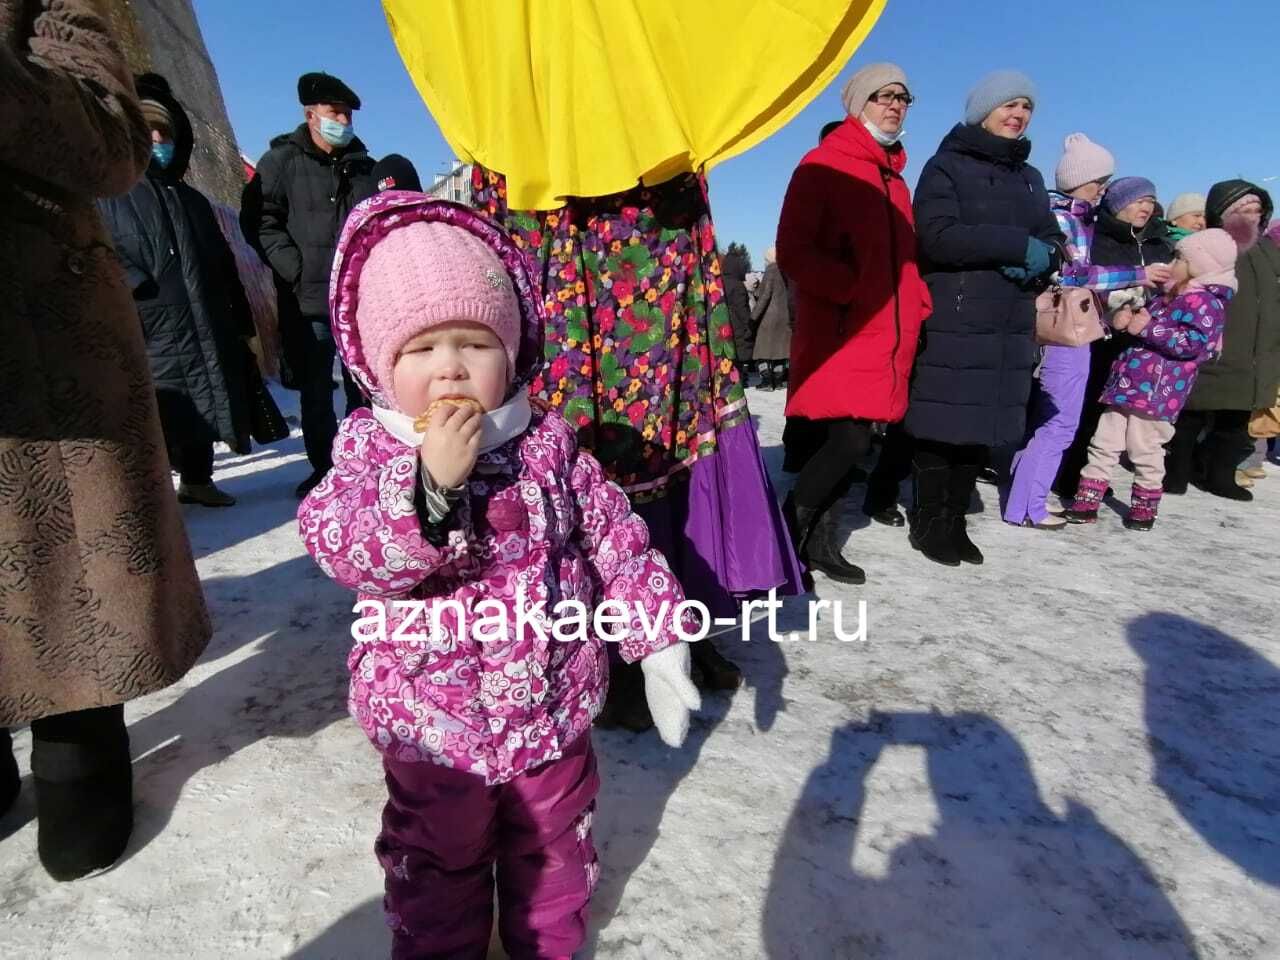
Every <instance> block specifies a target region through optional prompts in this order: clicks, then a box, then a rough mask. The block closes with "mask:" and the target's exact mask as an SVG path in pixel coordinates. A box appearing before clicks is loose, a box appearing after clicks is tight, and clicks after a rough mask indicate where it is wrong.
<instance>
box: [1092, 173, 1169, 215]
mask: <svg viewBox="0 0 1280 960" xmlns="http://www.w3.org/2000/svg"><path fill="white" fill-rule="evenodd" d="M1143 197H1150V198H1151V199H1152V200H1154V199H1155V198H1156V185H1155V184H1154V183H1152V182H1151V181H1150V180H1148V179H1147V178H1146V177H1121V178H1120V179H1119V180H1115V181H1113V182H1112V184H1111V186H1109V187H1107V195H1106V196H1105V197H1103V198H1102V203H1103V205H1104V206H1105V207H1106V208H1107V209H1108V210H1110V211H1111V212H1112V213H1119V212H1120V211H1121V210H1123V209H1124V208H1125V207H1127V206H1128V205H1129V204H1131V203H1133V202H1134V201H1135V200H1141V199H1142V198H1143Z"/></svg>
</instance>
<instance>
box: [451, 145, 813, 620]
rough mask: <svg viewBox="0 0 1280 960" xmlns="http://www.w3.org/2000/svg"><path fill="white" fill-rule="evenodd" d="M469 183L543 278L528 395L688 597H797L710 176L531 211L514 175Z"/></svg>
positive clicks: (723, 601)
mask: <svg viewBox="0 0 1280 960" xmlns="http://www.w3.org/2000/svg"><path fill="white" fill-rule="evenodd" d="M472 194H473V203H474V204H475V205H476V206H477V207H478V208H479V209H481V210H483V211H485V212H486V213H487V214H488V215H489V216H490V217H492V218H493V219H494V220H495V221H496V222H498V223H500V224H502V225H503V226H504V227H505V228H506V229H507V231H508V232H509V233H510V234H511V235H512V237H513V238H514V239H515V242H516V243H517V244H518V245H519V246H520V247H522V248H523V249H524V250H525V251H526V252H527V253H528V255H529V258H530V272H531V274H532V275H533V277H534V279H535V282H537V283H540V285H541V292H542V296H543V301H544V304H545V307H546V312H547V329H546V338H545V349H546V366H545V367H544V368H543V370H542V373H541V375H540V376H539V377H538V378H537V379H536V380H535V381H534V383H533V385H532V390H533V391H534V392H535V393H537V394H538V395H540V396H542V397H543V398H545V399H546V400H547V401H549V402H550V403H551V405H552V406H554V407H556V408H557V409H558V410H559V411H560V412H561V413H562V414H563V415H564V417H565V418H566V419H567V420H568V421H569V422H570V423H572V424H574V425H575V426H576V427H577V429H578V436H579V440H580V442H581V443H582V445H583V446H584V447H585V448H587V449H589V450H591V451H592V452H593V453H594V454H595V455H596V457H597V458H598V459H599V460H600V462H601V464H602V465H603V466H604V469H605V471H606V472H607V473H608V474H609V476H610V478H611V479H613V480H615V481H616V482H617V483H618V484H619V485H621V486H622V488H623V490H625V491H626V492H627V494H628V496H630V498H631V499H632V501H633V502H634V503H635V504H636V508H637V510H638V511H639V512H640V514H641V515H642V516H644V517H645V519H646V520H647V521H648V523H649V525H650V528H651V533H652V537H653V540H654V543H655V545H656V546H658V547H659V548H660V549H662V550H663V552H664V553H665V554H666V555H667V558H668V559H669V560H670V562H671V564H672V567H673V569H674V570H675V572H676V574H677V575H678V576H680V577H681V579H682V581H683V582H684V587H685V590H686V592H688V593H689V595H690V596H691V597H694V598H696V599H700V600H702V601H703V602H704V603H707V604H708V605H709V606H710V607H712V609H713V612H717V611H719V612H718V613H717V615H720V613H725V614H727V613H730V612H732V610H731V607H732V602H731V601H732V598H733V597H735V596H740V595H744V594H749V593H755V592H758V591H767V590H768V589H770V588H771V587H776V588H778V589H779V592H780V593H790V592H801V588H800V586H799V584H800V572H799V571H800V567H799V563H798V561H797V560H796V558H795V554H794V551H793V550H792V548H791V544H790V540H789V538H788V537H787V535H786V527H785V524H784V523H783V521H782V517H781V513H780V511H779V509H778V506H777V501H776V500H775V498H774V495H773V488H772V486H771V484H770V482H769V477H768V474H767V472H766V471H765V468H764V463H763V461H762V459H761V457H760V449H759V445H758V443H757V442H756V438H755V428H754V426H753V425H752V424H751V421H750V417H749V415H748V410H747V401H746V394H745V392H744V391H743V385H742V382H741V379H740V377H739V373H738V370H737V367H736V365H735V364H734V346H733V328H732V326H731V325H730V323H729V310H728V305H727V303H726V302H725V299H724V282H723V280H722V278H721V275H720V257H719V254H718V253H717V251H716V240H715V228H714V226H713V225H712V222H711V211H710V208H709V206H708V202H707V191H706V181H705V179H704V178H703V177H700V176H695V175H693V174H688V175H684V176H681V177H677V178H675V179H674V180H669V181H667V182H666V183H662V184H659V185H657V186H653V187H635V188H634V189H632V190H628V191H627V192H625V193H620V194H614V195H612V196H608V197H591V198H575V199H573V200H571V201H570V202H568V203H567V204H566V205H565V206H563V207H561V208H559V209H558V210H549V211H519V210H510V209H508V207H507V202H506V183H505V180H504V178H503V177H502V175H501V174H499V173H495V172H493V171H489V170H485V169H484V168H483V167H479V166H477V167H475V168H474V169H473V171H472ZM726 441H728V442H727V444H726ZM718 453H720V454H722V455H721V456H716V455H717V454H718ZM730 460H731V461H733V462H728V461H730ZM731 503H732V505H733V509H732V510H730V509H729V505H730V504H731Z"/></svg>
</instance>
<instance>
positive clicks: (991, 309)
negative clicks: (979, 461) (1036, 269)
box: [905, 124, 1065, 447]
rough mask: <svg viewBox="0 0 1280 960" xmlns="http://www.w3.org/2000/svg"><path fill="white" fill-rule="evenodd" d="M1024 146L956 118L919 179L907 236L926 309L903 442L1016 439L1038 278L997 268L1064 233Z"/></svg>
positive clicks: (1057, 241)
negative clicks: (1021, 279) (915, 247)
mask: <svg viewBox="0 0 1280 960" xmlns="http://www.w3.org/2000/svg"><path fill="white" fill-rule="evenodd" d="M1030 153H1031V144H1030V143H1029V142H1027V141H1026V140H1006V139H1003V138H1001V137H997V136H995V135H994V134H992V133H988V132H987V131H986V130H984V129H982V128H981V127H977V126H968V125H965V124H960V125H958V126H956V127H955V128H954V129H953V130H952V131H951V132H950V133H948V134H947V136H946V137H945V138H944V139H943V141H942V145H941V146H940V147H939V149H938V152H937V153H936V154H935V155H934V156H933V157H932V158H931V159H930V160H929V162H928V163H926V164H925V167H924V170H923V172H922V173H921V175H920V182H919V185H918V186H917V187H916V195H915V219H916V231H917V235H918V237H919V241H920V260H921V270H922V272H923V274H924V279H925V282H926V283H927V284H928V285H929V292H930V293H931V294H932V295H933V314H932V315H931V316H930V317H929V318H928V319H927V320H925V324H924V333H923V335H922V338H921V340H922V342H921V348H920V351H919V353H918V355H917V357H916V366H915V373H914V375H913V378H912V384H911V402H910V406H909V407H908V409H907V416H906V420H905V427H906V429H907V431H908V432H909V433H911V434H912V435H913V436H915V437H919V438H923V439H929V440H940V441H944V442H947V443H955V444H976V445H981V446H987V447H999V446H1005V445H1007V444H1012V443H1018V442H1021V440H1022V439H1023V432H1024V430H1025V427H1026V408H1027V399H1028V397H1029V396H1030V393H1031V372H1032V370H1033V369H1034V367H1035V364H1036V356H1037V350H1036V343H1035V297H1036V293H1037V292H1038V290H1039V289H1041V288H1042V287H1043V286H1044V282H1045V278H1036V279H1035V280H1033V281H1031V282H1028V283H1021V284H1020V283H1016V282H1014V281H1012V280H1009V279H1007V278H1006V277H1005V276H1004V275H1003V274H1002V273H1000V270H999V268H1000V267H1003V266H1008V267H1021V266H1022V265H1023V263H1024V262H1025V260H1026V252H1027V241H1028V239H1029V238H1031V237H1036V238H1038V239H1040V240H1043V241H1044V242H1046V243H1048V244H1051V245H1053V246H1054V247H1055V251H1056V250H1059V249H1060V246H1061V244H1062V242H1063V241H1064V240H1065V238H1064V237H1063V236H1062V233H1061V232H1060V231H1059V229H1058V223H1057V220H1056V218H1055V217H1054V215H1053V213H1052V211H1051V210H1050V209H1049V194H1048V192H1047V191H1046V190H1045V186H1044V180H1043V178H1042V177H1041V176H1040V171H1038V170H1037V169H1036V168H1035V167H1033V166H1030V165H1029V164H1028V163H1027V157H1028V156H1029V155H1030ZM1052 259H1053V262H1052V263H1051V270H1052V269H1056V268H1057V266H1058V262H1057V254H1056V253H1055V256H1054V257H1053V258H1052ZM1046 277H1047V275H1046Z"/></svg>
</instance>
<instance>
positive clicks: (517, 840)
mask: <svg viewBox="0 0 1280 960" xmlns="http://www.w3.org/2000/svg"><path fill="white" fill-rule="evenodd" d="M383 767H384V768H385V770H386V775H387V790H388V791H389V794H390V796H389V798H388V800H387V805H386V807H385V808H383V811H382V833H381V834H380V835H379V837H378V842H377V845H376V848H375V849H376V851H377V854H378V860H379V861H380V862H381V864H382V868H383V870H384V871H385V872H386V896H385V898H384V900H383V907H384V909H385V911H386V916H387V925H388V926H389V927H391V929H392V935H393V941H392V948H391V956H392V958H393V960H484V957H485V955H486V953H487V951H488V946H489V938H490V936H491V934H492V931H493V891H494V883H495V877H494V874H495V867H496V874H497V880H496V882H497V890H498V930H499V934H500V935H501V937H502V945H503V946H504V947H505V948H506V951H507V954H508V956H510V957H511V958H512V960H552V958H561V957H563V958H568V957H570V956H571V955H572V954H573V952H574V951H575V950H577V949H578V948H579V947H581V946H582V943H583V941H584V940H585V939H586V933H587V905H588V902H589V901H590V899H591V891H592V889H593V888H594V887H595V883H596V879H597V877H598V875H599V866H598V864H597V863H596V856H595V848H594V847H593V846H592V843H591V814H592V811H593V810H594V808H595V796H596V792H597V791H598V790H599V788H600V779H599V776H598V775H597V773H596V757H595V752H594V751H593V750H592V748H591V735H590V733H589V732H588V733H585V734H583V735H582V736H581V737H579V738H578V739H577V740H576V741H575V742H574V743H573V744H571V745H570V747H569V749H568V750H567V751H565V755H564V756H563V757H561V758H560V759H559V760H553V761H551V762H550V763H546V764H543V765H542V766H540V767H538V768H536V769H534V770H530V771H529V772H527V773H524V774H521V775H519V776H517V777H516V778H515V779H514V780H511V781H508V782H507V783H502V784H498V785H496V786H492V787H490V786H486V785H485V782H484V778H483V777H480V776H477V775H476V774H472V773H464V772H462V771H459V770H454V769H451V768H448V767H439V766H436V765H435V764H431V763H400V762H397V761H394V760H389V759H387V758H385V757H384V758H383Z"/></svg>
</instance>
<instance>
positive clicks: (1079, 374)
mask: <svg viewBox="0 0 1280 960" xmlns="http://www.w3.org/2000/svg"><path fill="white" fill-rule="evenodd" d="M1115 169H1116V162H1115V159H1114V158H1113V157H1112V156H1111V153H1110V152H1109V151H1108V150H1107V149H1106V148H1105V147H1102V146H1100V145H1099V144H1096V143H1094V142H1093V141H1092V140H1090V139H1089V138H1088V137H1086V136H1085V135H1084V134H1083V133H1073V134H1071V135H1069V136H1068V137H1067V139H1066V142H1065V143H1064V149H1063V153H1062V159H1061V160H1059V161H1058V168H1057V172H1056V181H1057V188H1058V189H1057V191H1055V192H1053V193H1051V194H1049V204H1050V207H1051V208H1052V210H1053V213H1054V216H1055V217H1057V219H1058V226H1059V228H1060V229H1061V230H1062V232H1063V233H1064V234H1065V235H1066V238H1067V242H1066V254H1067V255H1066V257H1064V258H1063V264H1062V277H1061V282H1062V285H1063V286H1066V287H1086V288H1088V289H1090V290H1096V291H1098V292H1104V291H1110V290H1121V289H1125V288H1128V287H1135V286H1150V287H1154V286H1156V281H1157V280H1160V279H1164V278H1165V277H1166V276H1167V270H1168V268H1167V267H1166V266H1164V265H1158V266H1151V267H1140V266H1139V267H1119V266H1097V265H1095V264H1094V263H1093V262H1092V258H1091V253H1092V248H1093V225H1094V220H1095V219H1096V217H1097V204H1098V202H1099V199H1100V198H1101V196H1102V194H1103V191H1104V190H1105V186H1106V182H1107V181H1108V180H1109V179H1111V176H1112V175H1113V174H1114V173H1115ZM1089 357H1090V347H1089V346H1088V345H1087V344H1086V345H1085V346H1082V347H1066V346H1060V345H1049V346H1046V347H1045V348H1044V352H1043V354H1042V359H1041V362H1040V374H1039V383H1038V385H1037V389H1036V392H1035V401H1034V402H1035V409H1034V412H1033V413H1032V418H1031V423H1032V424H1033V428H1032V430H1031V433H1030V439H1028V441H1027V443H1026V446H1024V447H1023V448H1022V449H1021V450H1019V451H1018V453H1017V455H1015V456H1014V458H1013V465H1012V467H1011V468H1010V476H1011V483H1010V487H1009V495H1008V497H1007V498H1006V500H1005V507H1004V519H1005V520H1006V521H1007V522H1008V523H1012V524H1014V525H1015V526H1026V527H1035V528H1036V529H1042V530H1059V529H1061V528H1062V527H1063V526H1065V523H1066V521H1064V520H1063V519H1062V518H1061V517H1057V516H1053V515H1051V514H1050V513H1049V507H1048V498H1049V488H1050V486H1051V485H1052V484H1053V478H1054V477H1055V476H1057V473H1058V467H1059V466H1061V464H1062V457H1063V454H1064V453H1065V452H1066V450H1067V448H1068V447H1070V446H1071V442H1072V440H1074V439H1075V435H1076V429H1077V428H1078V427H1079V426H1080V414H1081V411H1082V410H1083V408H1084V393H1085V388H1086V385H1087V384H1088V381H1089Z"/></svg>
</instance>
